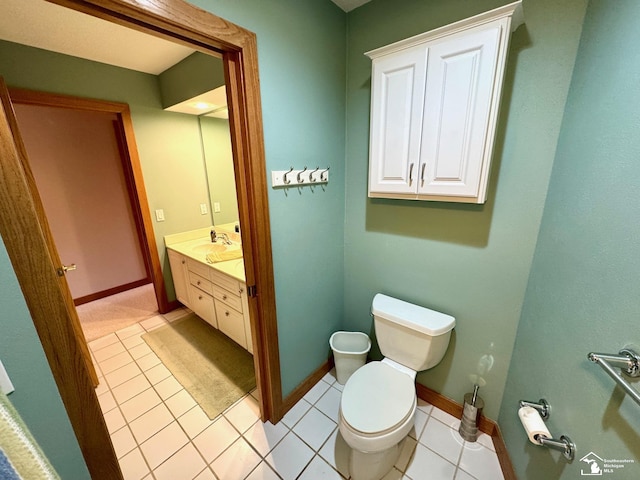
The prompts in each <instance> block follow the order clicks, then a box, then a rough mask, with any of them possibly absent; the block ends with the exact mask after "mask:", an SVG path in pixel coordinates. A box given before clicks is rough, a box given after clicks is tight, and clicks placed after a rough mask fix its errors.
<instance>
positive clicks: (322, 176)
mask: <svg viewBox="0 0 640 480" xmlns="http://www.w3.org/2000/svg"><path fill="white" fill-rule="evenodd" d="M330 168H331V167H330V166H329V167H327V169H326V170H323V171H322V173H321V174H320V181H321V182H325V181H326V180H327V179H326V178H325V176H324V174H325V173H327V172H328V171H329V169H330Z"/></svg>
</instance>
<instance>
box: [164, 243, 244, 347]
mask: <svg viewBox="0 0 640 480" xmlns="http://www.w3.org/2000/svg"><path fill="white" fill-rule="evenodd" d="M167 252H168V255H169V265H170V267H171V274H172V275H173V281H174V286H175V290H176V297H177V298H178V300H179V301H180V302H181V303H182V304H184V305H185V306H187V307H189V308H190V309H191V310H193V311H194V312H195V314H196V315H198V316H199V317H200V318H202V319H203V320H205V321H206V322H207V323H209V324H210V325H212V326H213V327H215V328H217V329H219V330H220V331H221V332H222V333H224V334H225V335H227V336H228V337H229V338H231V339H232V340H233V341H235V342H236V343H238V344H239V345H241V346H242V347H243V348H245V349H247V350H248V351H249V352H250V353H253V341H252V336H251V322H250V316H249V302H248V297H247V291H246V284H245V283H244V282H241V281H240V280H238V279H236V278H234V277H232V276H231V275H227V274H226V273H223V272H221V271H219V270H217V269H216V268H215V267H213V266H211V265H208V264H206V263H203V262H201V261H198V260H196V259H194V258H191V257H189V256H187V255H182V254H180V253H178V252H176V251H175V250H173V249H171V248H169V249H167Z"/></svg>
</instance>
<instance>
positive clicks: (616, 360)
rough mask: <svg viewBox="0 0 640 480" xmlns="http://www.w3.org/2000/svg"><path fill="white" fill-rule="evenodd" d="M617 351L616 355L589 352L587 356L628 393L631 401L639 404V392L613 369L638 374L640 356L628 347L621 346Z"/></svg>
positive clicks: (630, 375) (631, 374) (632, 375)
mask: <svg viewBox="0 0 640 480" xmlns="http://www.w3.org/2000/svg"><path fill="white" fill-rule="evenodd" d="M618 353H619V354H618V355H610V354H607V353H595V352H591V353H589V354H588V355H587V358H588V359H589V360H591V361H592V362H594V363H597V364H598V365H600V366H601V367H602V369H603V370H604V371H605V372H607V374H608V375H609V376H610V377H611V378H613V379H614V380H615V381H616V383H617V384H618V385H620V386H621V387H622V389H623V390H624V391H625V392H626V393H627V394H629V396H630V397H631V398H632V399H633V401H634V402H636V403H637V404H638V405H640V392H638V391H637V390H636V389H635V388H633V387H632V386H631V385H630V384H629V382H627V381H626V380H625V379H624V378H622V375H620V374H619V373H618V372H617V371H616V369H615V367H618V368H620V369H622V372H623V373H624V374H625V375H627V376H629V377H638V376H640V356H639V355H638V354H637V353H636V352H635V351H633V350H632V349H630V348H629V347H625V348H623V349H622V350H620V352H618ZM609 362H611V363H609Z"/></svg>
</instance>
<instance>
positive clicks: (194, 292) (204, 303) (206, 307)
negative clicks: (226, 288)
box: [189, 285, 218, 328]
mask: <svg viewBox="0 0 640 480" xmlns="http://www.w3.org/2000/svg"><path fill="white" fill-rule="evenodd" d="M189 298H190V300H191V305H190V307H191V309H192V310H193V311H194V312H195V314H196V315H198V316H199V317H200V318H202V319H203V320H204V321H206V322H207V323H208V324H210V325H213V326H214V327H215V328H218V322H217V321H216V310H215V306H214V299H213V297H212V296H211V295H207V294H206V293H204V292H203V291H201V290H199V289H198V288H197V287H195V286H193V285H189Z"/></svg>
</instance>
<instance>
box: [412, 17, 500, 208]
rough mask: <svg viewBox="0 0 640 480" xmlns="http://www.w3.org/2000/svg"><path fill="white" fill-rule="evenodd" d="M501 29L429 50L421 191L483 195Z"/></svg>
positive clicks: (485, 31) (469, 34) (481, 30)
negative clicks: (481, 186)
mask: <svg viewBox="0 0 640 480" xmlns="http://www.w3.org/2000/svg"><path fill="white" fill-rule="evenodd" d="M500 31H501V25H499V24H498V25H496V26H494V27H492V28H488V29H487V28H486V27H483V28H482V29H480V30H479V31H476V32H472V33H467V34H466V35H464V36H456V37H454V38H451V39H448V40H446V41H441V42H439V43H437V44H435V45H433V46H431V47H430V55H429V63H428V66H427V69H428V71H429V81H428V82H427V89H426V94H425V115H424V124H423V131H422V152H421V167H420V168H421V176H420V184H419V186H418V193H422V194H435V195H459V196H467V197H477V196H478V189H479V188H480V183H481V182H480V178H481V174H482V172H483V159H484V154H485V148H484V146H485V143H486V141H487V123H488V118H489V109H490V106H491V96H492V93H493V88H492V87H493V83H494V80H495V71H496V62H497V52H498V42H499V39H500Z"/></svg>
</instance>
